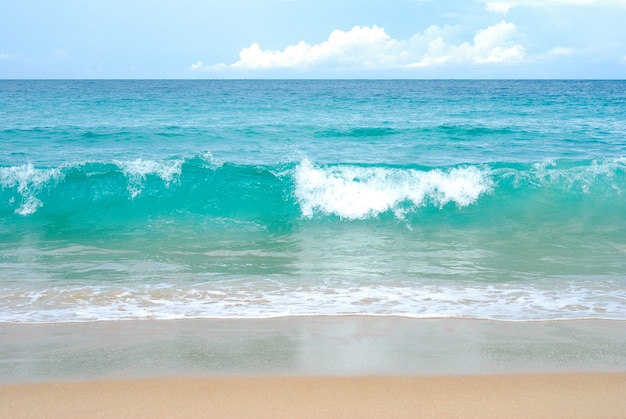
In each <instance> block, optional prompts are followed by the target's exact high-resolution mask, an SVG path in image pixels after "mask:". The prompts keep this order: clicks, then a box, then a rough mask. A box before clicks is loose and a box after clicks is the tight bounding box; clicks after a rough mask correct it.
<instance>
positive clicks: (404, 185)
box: [295, 159, 493, 220]
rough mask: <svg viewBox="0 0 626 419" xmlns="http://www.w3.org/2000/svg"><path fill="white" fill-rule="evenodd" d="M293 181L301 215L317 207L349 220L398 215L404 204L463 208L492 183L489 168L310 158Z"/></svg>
mask: <svg viewBox="0 0 626 419" xmlns="http://www.w3.org/2000/svg"><path fill="white" fill-rule="evenodd" d="M295 180H296V187H295V195H296V198H297V200H298V203H299V204H300V208H301V210H302V215H303V216H304V217H306V218H311V217H312V216H313V215H314V214H315V213H316V212H319V213H322V214H334V215H337V216H339V217H341V218H345V219H351V220H353V219H364V218H369V217H373V216H378V215H379V214H381V213H384V212H387V211H392V212H393V213H394V214H395V215H396V216H397V217H399V218H402V217H403V215H404V213H405V211H406V205H405V204H406V203H409V204H410V205H412V206H414V207H422V206H425V205H427V204H432V205H435V206H438V207H443V206H445V205H447V204H449V203H451V202H453V203H455V204H456V205H457V206H459V207H465V206H468V205H471V204H473V203H474V202H476V200H478V198H479V197H480V196H481V195H482V194H485V193H489V192H491V190H492V187H493V181H492V179H491V178H490V176H489V175H488V174H487V172H485V171H481V170H480V169H479V168H477V167H473V166H469V167H458V168H452V169H448V170H441V169H433V170H429V171H421V170H415V169H396V168H384V167H362V166H349V165H342V166H331V167H316V166H314V165H313V164H312V163H311V162H310V161H309V160H308V159H304V160H303V161H302V162H301V163H300V164H299V165H298V166H297V167H296V170H295Z"/></svg>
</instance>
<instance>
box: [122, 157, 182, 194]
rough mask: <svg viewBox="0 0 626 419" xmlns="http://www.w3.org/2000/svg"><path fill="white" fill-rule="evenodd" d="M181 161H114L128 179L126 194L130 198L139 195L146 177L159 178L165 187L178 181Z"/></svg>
mask: <svg viewBox="0 0 626 419" xmlns="http://www.w3.org/2000/svg"><path fill="white" fill-rule="evenodd" d="M183 162H184V161H183V160H168V161H158V162H157V161H153V160H143V159H137V160H133V161H119V160H114V161H113V163H114V164H115V165H117V166H118V167H119V168H120V169H121V170H122V171H123V172H124V175H125V176H126V178H127V179H128V192H129V193H130V196H131V198H135V197H136V196H137V195H139V194H140V193H141V192H142V191H143V188H144V182H145V180H146V177H147V176H148V175H155V176H158V177H160V178H161V179H162V180H163V181H164V182H165V185H166V186H167V187H169V185H170V183H172V182H175V181H178V179H179V177H180V174H181V172H182V165H183Z"/></svg>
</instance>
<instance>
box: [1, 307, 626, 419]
mask: <svg viewBox="0 0 626 419" xmlns="http://www.w3.org/2000/svg"><path fill="white" fill-rule="evenodd" d="M0 355H1V357H0V359H1V362H0V417H294V416H297V417H385V416H387V417H626V404H625V403H626V402H625V400H626V398H624V397H623V395H624V394H626V322H620V321H604V320H585V321H562V322H497V321H480V320H455V319H434V320H417V319H407V318H396V317H365V316H364V317H358V316H345V317H290V318H277V319H221V320H220V319H208V320H170V321H125V322H95V323H64V324H6V323H5V324H0Z"/></svg>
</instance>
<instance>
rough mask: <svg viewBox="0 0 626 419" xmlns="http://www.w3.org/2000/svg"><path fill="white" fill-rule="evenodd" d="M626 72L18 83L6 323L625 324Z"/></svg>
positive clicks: (5, 119)
mask: <svg viewBox="0 0 626 419" xmlns="http://www.w3.org/2000/svg"><path fill="white" fill-rule="evenodd" d="M625 121H626V82H624V81H374V80H369V81H337V80H335V81H314V80H310V81H297V80H290V81H270V80H256V81H253V80H250V81H246V80H241V81H219V80H212V81H211V80H209V81H0V321H4V322H67V321H94V320H119V319H148V318H163V319H167V318H206V317H272V316H290V315H320V314H322V315H339V314H369V315H398V316H407V317H419V318H431V317H468V318H490V319H501V320H546V319H578V318H608V319H626V122H625Z"/></svg>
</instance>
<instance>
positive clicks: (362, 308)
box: [0, 278, 626, 323]
mask: <svg viewBox="0 0 626 419" xmlns="http://www.w3.org/2000/svg"><path fill="white" fill-rule="evenodd" d="M554 280H557V281H558V279H557V278H551V281H550V283H551V288H542V287H541V286H539V285H537V284H536V285H532V284H506V283H502V284H481V283H478V282H475V283H467V282H465V283H463V284H442V285H439V284H435V283H432V282H431V283H421V282H415V281H412V282H410V283H409V282H406V283H398V284H393V285H392V284H373V283H369V284H366V285H363V284H350V283H346V282H343V281H329V282H328V283H325V284H320V283H319V282H318V283H317V284H302V283H300V282H299V283H298V284H297V285H296V284H293V283H292V282H290V281H285V282H283V281H281V280H280V279H278V278H274V279H267V280H265V281H263V280H261V279H259V280H257V281H256V282H254V283H251V281H250V280H249V279H241V280H230V281H224V282H220V281H217V282H215V281H210V282H206V283H197V284H193V285H192V284H190V285H188V286H185V285H181V284H171V285H170V284H154V285H138V286H136V287H135V288H129V287H127V286H121V287H116V286H115V285H106V286H105V285H101V286H76V287H72V286H66V287H54V288H47V289H45V290H40V291H35V290H23V291H20V290H19V289H16V288H15V287H13V288H8V287H7V288H4V289H0V322H12V323H39V322H74V321H101V320H141V319H185V318H268V317H281V316H314V315H330V316H335V315H370V316H401V317H410V318H424V319H426V318H475V319H492V320H505V321H540V320H574V319H591V318H596V319H614V320H626V317H625V315H624V313H626V295H625V294H624V291H623V288H620V287H619V286H617V285H618V284H616V283H613V284H612V283H611V281H608V282H607V283H606V284H605V285H604V286H601V287H599V286H598V285H597V281H593V280H589V281H582V282H581V283H575V282H574V283H572V282H570V281H569V280H566V281H563V282H561V281H559V284H558V286H557V287H556V288H554V283H553V281H554ZM616 289H618V290H619V291H616Z"/></svg>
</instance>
